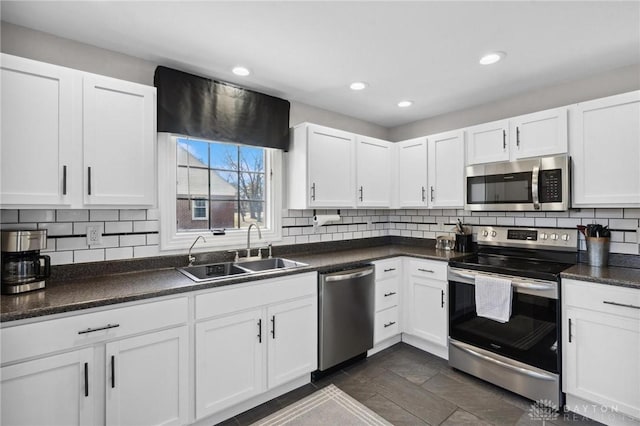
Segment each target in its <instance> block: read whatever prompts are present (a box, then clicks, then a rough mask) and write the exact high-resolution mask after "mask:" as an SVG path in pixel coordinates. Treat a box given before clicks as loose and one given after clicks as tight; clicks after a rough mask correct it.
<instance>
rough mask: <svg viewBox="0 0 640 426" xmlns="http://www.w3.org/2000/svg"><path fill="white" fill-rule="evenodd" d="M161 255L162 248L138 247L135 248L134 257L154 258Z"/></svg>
mask: <svg viewBox="0 0 640 426" xmlns="http://www.w3.org/2000/svg"><path fill="white" fill-rule="evenodd" d="M159 255H160V246H137V247H134V248H133V257H134V258H138V257H153V256H159Z"/></svg>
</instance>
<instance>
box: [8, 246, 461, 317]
mask: <svg viewBox="0 0 640 426" xmlns="http://www.w3.org/2000/svg"><path fill="white" fill-rule="evenodd" d="M396 256H413V257H418V258H424V259H433V260H441V261H448V260H449V259H452V258H458V257H462V256H464V255H463V254H462V253H456V252H451V251H446V250H436V249H434V248H432V247H427V246H424V245H416V246H412V245H405V244H391V245H382V246H374V247H364V248H354V249H347V250H337V251H330V252H324V253H319V254H308V253H305V254H301V255H287V256H286V257H287V258H289V259H292V260H296V261H300V262H304V263H307V264H309V266H307V267H301V268H296V269H289V270H284V271H274V272H269V273H261V274H255V275H250V276H240V277H233V278H225V279H222V280H217V281H213V282H207V283H196V282H194V281H192V280H191V279H189V278H187V277H186V276H184V275H182V274H181V273H180V272H178V271H176V270H175V269H173V268H161V269H153V270H144V271H136V272H128V273H118V274H110V275H97V276H92V277H84V278H73V279H68V278H67V279H60V280H53V281H49V282H47V287H46V288H45V289H43V290H38V291H35V292H31V293H25V294H20V295H3V296H2V298H0V322H7V321H15V320H20V319H26V318H33V317H39V316H43V315H50V314H58V313H63V312H70V311H76V310H81V309H88V308H95V307H99V306H107V305H112V304H117V303H123V302H130V301H135V300H141V299H148V298H152V297H159V296H167V295H171V294H179V293H186V292H190V291H197V290H203V289H207V288H213V287H220V286H227V285H232V284H238V283H243V282H248V281H254V280H258V279H265V278H273V277H279V276H284V275H291V274H298V273H303V272H312V271H322V270H323V269H330V268H337V267H346V266H349V265H353V264H356V263H359V262H364V261H372V260H379V259H384V258H390V257H396Z"/></svg>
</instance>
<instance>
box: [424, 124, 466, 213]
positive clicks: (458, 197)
mask: <svg viewBox="0 0 640 426" xmlns="http://www.w3.org/2000/svg"><path fill="white" fill-rule="evenodd" d="M427 140H428V151H429V152H428V159H429V166H428V168H427V169H428V172H429V207H431V208H445V207H446V208H462V207H464V131H462V130H456V131H453V132H446V133H440V134H438V135H433V136H429V137H428V138H427Z"/></svg>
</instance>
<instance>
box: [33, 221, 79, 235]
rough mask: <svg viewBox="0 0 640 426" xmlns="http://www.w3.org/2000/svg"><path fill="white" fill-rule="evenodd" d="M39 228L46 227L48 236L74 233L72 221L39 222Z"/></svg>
mask: <svg viewBox="0 0 640 426" xmlns="http://www.w3.org/2000/svg"><path fill="white" fill-rule="evenodd" d="M38 229H46V230H47V237H55V236H58V235H71V234H72V233H73V231H72V230H73V224H72V223H55V222H52V223H39V224H38Z"/></svg>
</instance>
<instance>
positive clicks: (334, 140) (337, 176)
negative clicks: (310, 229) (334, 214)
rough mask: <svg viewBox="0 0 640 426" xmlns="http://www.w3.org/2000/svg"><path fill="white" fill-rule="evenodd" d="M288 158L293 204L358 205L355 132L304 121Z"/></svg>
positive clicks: (295, 132)
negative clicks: (356, 203)
mask: <svg viewBox="0 0 640 426" xmlns="http://www.w3.org/2000/svg"><path fill="white" fill-rule="evenodd" d="M286 158H287V167H288V179H287V187H288V204H289V208H291V209H306V208H314V207H329V208H340V207H354V206H355V201H356V196H355V162H354V158H355V135H353V134H352V133H348V132H343V131H340V130H336V129H331V128H328V127H323V126H318V125H315V124H309V123H303V124H300V125H298V126H296V127H294V129H293V140H292V142H291V146H290V147H289V152H288V153H287V156H286Z"/></svg>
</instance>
